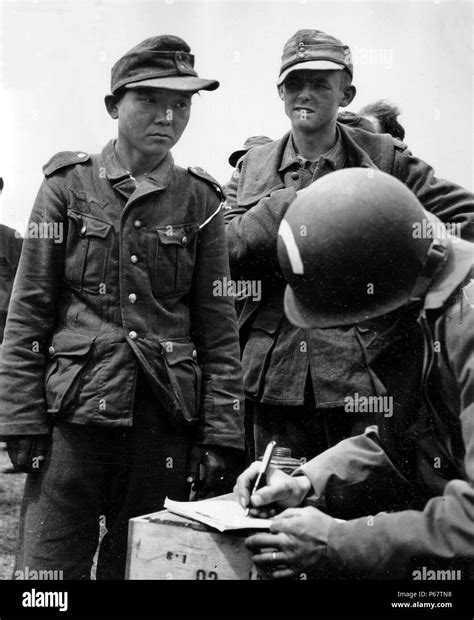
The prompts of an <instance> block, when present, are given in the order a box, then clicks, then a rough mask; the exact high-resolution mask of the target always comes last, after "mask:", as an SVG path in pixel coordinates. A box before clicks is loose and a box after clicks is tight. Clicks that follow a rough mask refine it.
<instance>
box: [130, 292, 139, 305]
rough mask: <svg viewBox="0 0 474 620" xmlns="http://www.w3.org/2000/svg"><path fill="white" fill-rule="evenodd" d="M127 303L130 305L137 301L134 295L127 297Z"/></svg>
mask: <svg viewBox="0 0 474 620" xmlns="http://www.w3.org/2000/svg"><path fill="white" fill-rule="evenodd" d="M128 301H129V302H130V303H131V304H134V303H135V302H136V301H137V296H136V295H135V293H130V295H129V296H128Z"/></svg>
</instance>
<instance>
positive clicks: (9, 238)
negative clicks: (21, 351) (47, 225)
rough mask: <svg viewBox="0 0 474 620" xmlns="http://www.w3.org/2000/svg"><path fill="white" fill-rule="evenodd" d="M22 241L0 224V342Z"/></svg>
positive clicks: (1, 187) (10, 229)
mask: <svg viewBox="0 0 474 620" xmlns="http://www.w3.org/2000/svg"><path fill="white" fill-rule="evenodd" d="M2 191H3V178H2V177H0V194H1V193H2ZM22 241H23V240H22V238H21V235H20V234H19V233H18V232H17V231H16V230H14V229H13V228H10V227H9V226H5V225H4V224H0V343H1V342H3V331H4V329H5V321H6V318H7V311H8V304H9V302H10V297H11V293H12V288H13V280H14V279H15V274H16V268H17V267H18V261H19V260H20V253H21V244H22Z"/></svg>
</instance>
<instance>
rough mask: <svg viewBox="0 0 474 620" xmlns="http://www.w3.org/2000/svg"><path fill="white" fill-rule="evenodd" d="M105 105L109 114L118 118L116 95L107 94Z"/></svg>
mask: <svg viewBox="0 0 474 620" xmlns="http://www.w3.org/2000/svg"><path fill="white" fill-rule="evenodd" d="M104 102H105V107H106V108H107V112H108V113H109V115H110V116H111V117H112V118H114V119H117V118H118V106H117V104H118V99H117V97H116V96H115V95H105V97H104Z"/></svg>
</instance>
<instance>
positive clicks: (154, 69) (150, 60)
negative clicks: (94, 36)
mask: <svg viewBox="0 0 474 620" xmlns="http://www.w3.org/2000/svg"><path fill="white" fill-rule="evenodd" d="M218 86H219V82H218V81H217V80H208V79H204V78H200V77H199V76H198V74H197V73H196V71H195V69H194V56H193V54H191V49H190V47H189V45H188V44H187V43H186V42H185V41H183V39H180V38H179V37H175V36H173V35H167V34H165V35H160V36H157V37H150V38H149V39H145V40H144V41H142V42H141V43H139V44H138V45H136V46H135V47H133V48H132V49H131V50H129V51H128V52H127V53H126V54H125V55H124V56H122V58H120V59H119V60H118V61H117V62H116V63H115V64H114V66H113V67H112V79H111V91H112V93H115V92H117V90H118V89H119V88H122V87H125V88H140V87H149V88H150V87H151V88H165V89H169V90H181V91H187V92H196V91H198V90H215V89H216V88H217V87H218Z"/></svg>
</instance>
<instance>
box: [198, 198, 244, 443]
mask: <svg viewBox="0 0 474 620" xmlns="http://www.w3.org/2000/svg"><path fill="white" fill-rule="evenodd" d="M218 208H219V206H218V202H217V201H212V208H211V209H210V211H209V213H210V214H211V217H212V213H216V210H217V209H218ZM229 279H230V273H229V260H228V255H227V247H226V238H225V229H224V222H223V218H222V212H221V210H220V209H219V212H218V213H216V214H215V215H214V216H213V217H212V219H210V221H209V222H208V223H207V224H205V225H204V226H203V227H202V229H201V232H200V241H199V243H198V249H197V256H196V263H195V271H194V275H193V289H192V296H193V298H192V301H191V304H190V306H191V313H192V316H191V324H192V334H193V340H194V342H195V344H196V346H197V349H198V362H199V365H200V367H201V369H202V397H201V422H200V426H199V430H198V434H197V443H201V444H206V445H215V446H222V447H228V448H237V449H239V450H243V448H244V439H243V384H242V367H241V363H240V349H239V338H238V328H237V318H236V314H235V307H234V298H233V297H231V296H227V295H226V294H225V292H226V288H225V283H226V282H227V281H229ZM223 293H224V294H223Z"/></svg>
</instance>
